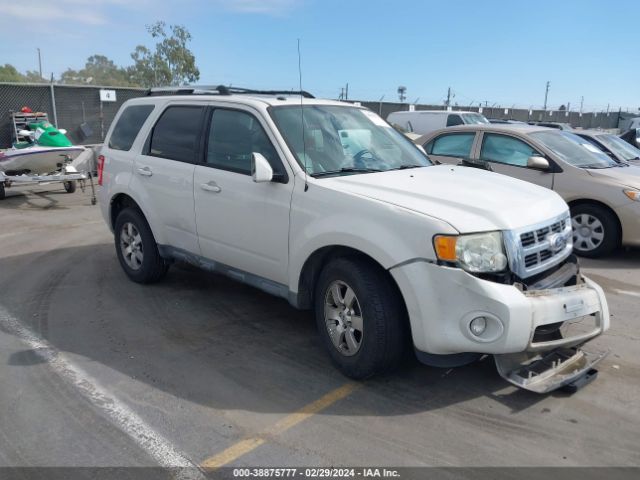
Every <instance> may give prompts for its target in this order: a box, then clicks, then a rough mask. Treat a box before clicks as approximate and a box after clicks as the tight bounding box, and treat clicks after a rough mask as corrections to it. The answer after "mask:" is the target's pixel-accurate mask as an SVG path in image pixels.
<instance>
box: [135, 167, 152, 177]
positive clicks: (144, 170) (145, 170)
mask: <svg viewBox="0 0 640 480" xmlns="http://www.w3.org/2000/svg"><path fill="white" fill-rule="evenodd" d="M138 173H139V174H140V175H142V176H143V177H150V176H151V175H153V172H152V171H151V169H150V168H149V167H141V168H139V169H138Z"/></svg>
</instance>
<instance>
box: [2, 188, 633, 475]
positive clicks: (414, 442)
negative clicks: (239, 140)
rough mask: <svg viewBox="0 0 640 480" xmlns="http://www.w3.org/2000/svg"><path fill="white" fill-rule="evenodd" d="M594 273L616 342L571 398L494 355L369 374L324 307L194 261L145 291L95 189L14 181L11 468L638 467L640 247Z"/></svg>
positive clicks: (5, 207)
mask: <svg viewBox="0 0 640 480" xmlns="http://www.w3.org/2000/svg"><path fill="white" fill-rule="evenodd" d="M583 269H584V271H585V272H586V273H587V274H588V275H590V276H591V277H592V278H593V279H594V280H596V281H597V282H599V283H600V284H601V285H602V286H603V288H604V289H605V291H606V293H607V297H608V299H609V305H610V309H611V314H612V319H611V320H612V327H611V330H610V331H609V332H608V333H607V334H606V335H604V336H602V337H600V338H598V339H597V340H596V341H595V342H594V343H595V345H596V346H597V347H599V348H606V349H610V350H611V354H610V355H609V356H608V357H607V358H606V359H605V360H604V361H603V362H602V363H601V365H600V368H599V370H600V375H599V378H598V379H597V380H596V381H595V382H594V383H592V384H591V385H589V386H587V387H586V388H585V389H583V390H581V391H579V392H578V393H577V394H575V395H573V396H571V395H567V394H564V393H553V394H550V395H544V396H540V395H536V394H533V393H529V392H525V391H522V390H518V389H516V388H513V387H511V386H508V385H507V384H506V383H505V382H504V381H503V380H502V379H501V378H500V377H499V376H498V374H497V372H496V371H495V368H494V365H493V363H492V359H491V358H485V359H483V360H482V361H480V362H478V363H476V364H473V365H469V366H467V367H463V368H458V369H449V370H447V369H435V368H429V367H426V366H423V365H420V364H419V363H417V362H416V361H408V362H407V363H406V364H405V365H403V367H402V369H401V370H400V371H398V372H396V373H394V374H390V375H387V376H384V377H380V378H375V379H373V380H369V381H366V382H362V383H354V382H351V381H349V380H348V379H346V378H344V377H343V376H342V375H340V373H338V372H337V371H336V370H335V369H334V368H333V367H332V366H331V365H330V363H329V359H328V356H327V355H326V354H325V352H324V351H323V349H322V347H321V345H320V343H319V341H318V339H317V337H316V334H315V326H314V322H313V320H312V318H311V315H310V314H309V313H307V312H299V311H296V310H294V309H293V308H291V307H290V306H289V305H288V304H287V303H286V302H285V301H284V300H281V299H277V298H274V297H270V296H269V295H267V294H265V293H262V292H260V291H257V290H255V289H253V288H250V287H248V286H244V285H242V284H239V283H236V282H233V281H231V280H228V279H226V278H224V277H220V276H216V275H212V274H209V273H204V272H201V271H198V270H196V269H194V268H191V267H189V266H186V265H175V266H174V267H172V269H171V271H170V273H169V275H168V276H167V278H166V280H165V281H163V282H162V283H159V284H156V285H152V286H141V285H137V284H134V283H132V282H130V281H129V280H127V278H126V277H125V275H124V273H123V272H122V271H121V269H120V266H119V264H118V262H117V260H116V257H115V251H114V247H113V243H112V236H111V234H110V232H109V231H108V229H107V227H106V225H105V224H104V223H103V221H102V218H101V216H100V212H99V210H98V207H92V206H91V205H90V201H89V195H88V193H82V192H80V191H78V192H77V193H75V194H72V195H69V194H66V193H65V192H64V190H63V189H62V188H59V187H58V186H57V185H49V186H41V187H37V188H34V189H31V190H24V189H23V190H19V189H12V190H9V191H8V193H7V199H6V200H4V201H2V202H0V382H1V383H0V412H2V421H1V422H0V467H1V466H5V467H6V466H12V467H20V466H29V467H40V466H47V467H52V466H58V467H96V466H98V467H119V466H124V467H143V466H149V467H152V466H165V467H169V466H184V467H197V466H200V467H209V468H216V467H223V466H226V467H229V466H263V467H270V466H272V467H293V466H327V467H328V466H360V467H361V466H370V465H374V466H380V467H384V466H388V467H407V466H444V467H446V466H639V465H640V448H639V447H638V445H639V440H640V402H639V401H638V398H640V326H639V325H638V322H639V319H638V307H639V306H640V251H638V250H633V251H620V252H618V253H616V254H615V255H614V256H613V257H612V258H608V259H604V260H590V261H583ZM198 472H199V470H198V469H196V468H193V470H192V473H193V475H194V476H195V477H197V476H198V475H199V473H198ZM168 475H169V474H168ZM123 478H125V476H124V475H123Z"/></svg>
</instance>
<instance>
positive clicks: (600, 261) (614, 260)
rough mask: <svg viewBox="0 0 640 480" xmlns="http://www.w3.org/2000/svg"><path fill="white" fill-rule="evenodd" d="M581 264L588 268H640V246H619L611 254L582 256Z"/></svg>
mask: <svg viewBox="0 0 640 480" xmlns="http://www.w3.org/2000/svg"><path fill="white" fill-rule="evenodd" d="M580 262H581V264H582V265H583V266H584V267H586V268H599V267H602V268H605V267H606V268H607V269H631V268H640V248H638V247H623V248H618V249H617V250H616V251H614V252H613V253H612V254H611V255H607V256H606V257H603V258H581V259H580Z"/></svg>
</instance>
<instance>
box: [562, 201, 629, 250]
mask: <svg viewBox="0 0 640 480" xmlns="http://www.w3.org/2000/svg"><path fill="white" fill-rule="evenodd" d="M571 225H572V227H573V250H574V251H575V252H576V253H577V254H578V255H581V256H583V257H590V258H595V257H601V256H603V255H607V254H609V253H611V252H612V251H613V250H614V249H615V248H616V247H617V246H618V243H619V242H620V233H619V230H618V223H617V221H616V219H615V218H614V216H613V215H612V214H611V212H609V211H607V210H606V209H605V208H602V207H601V206H599V205H593V204H587V203H585V204H582V205H577V206H575V207H573V208H572V209H571Z"/></svg>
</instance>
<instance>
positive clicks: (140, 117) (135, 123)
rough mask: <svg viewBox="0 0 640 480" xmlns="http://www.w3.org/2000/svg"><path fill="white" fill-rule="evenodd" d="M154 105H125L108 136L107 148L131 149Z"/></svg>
mask: <svg viewBox="0 0 640 480" xmlns="http://www.w3.org/2000/svg"><path fill="white" fill-rule="evenodd" d="M153 109H154V105H131V106H129V107H126V108H125V109H124V111H123V112H122V115H120V118H118V123H116V126H115V127H114V128H113V132H112V133H111V138H109V148H111V149H113V150H123V151H129V150H131V146H132V145H133V142H134V141H135V139H136V137H137V136H138V133H139V132H140V129H141V128H142V124H143V123H144V122H145V120H146V119H147V118H148V117H149V115H150V114H151V112H152V111H153Z"/></svg>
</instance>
